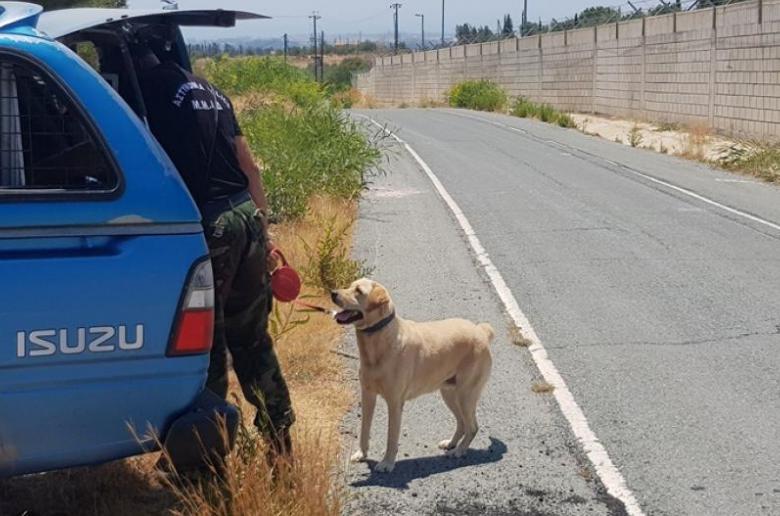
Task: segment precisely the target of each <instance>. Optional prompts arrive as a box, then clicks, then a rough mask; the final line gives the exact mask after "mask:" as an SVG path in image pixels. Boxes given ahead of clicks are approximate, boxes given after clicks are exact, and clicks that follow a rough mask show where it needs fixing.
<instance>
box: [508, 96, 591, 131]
mask: <svg viewBox="0 0 780 516" xmlns="http://www.w3.org/2000/svg"><path fill="white" fill-rule="evenodd" d="M510 114H512V115H514V116H516V117H520V118H536V119H537V120H541V121H542V122H547V123H548V124H556V125H558V126H560V127H577V125H576V124H575V123H574V120H572V118H571V116H569V114H568V113H563V112H561V111H558V110H557V109H555V108H554V107H552V106H551V105H549V104H537V103H535V102H532V101H530V100H528V99H527V98H525V97H518V98H517V100H516V101H515V104H514V106H512V110H511V111H510Z"/></svg>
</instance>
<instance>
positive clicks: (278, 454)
mask: <svg viewBox="0 0 780 516" xmlns="http://www.w3.org/2000/svg"><path fill="white" fill-rule="evenodd" d="M267 442H268V454H269V455H270V457H269V458H270V459H272V460H277V459H280V458H284V459H287V460H289V459H290V458H291V457H292V438H291V437H290V429H289V428H281V429H279V430H278V431H276V432H273V433H271V434H270V435H268V436H267Z"/></svg>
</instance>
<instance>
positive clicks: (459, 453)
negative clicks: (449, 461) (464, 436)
mask: <svg viewBox="0 0 780 516" xmlns="http://www.w3.org/2000/svg"><path fill="white" fill-rule="evenodd" d="M468 451H469V449H468V448H461V447H457V448H453V449H452V450H449V451H448V452H447V457H451V458H454V459H460V458H463V457H465V456H466V453H467V452H468Z"/></svg>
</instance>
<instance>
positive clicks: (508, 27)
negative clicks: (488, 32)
mask: <svg viewBox="0 0 780 516" xmlns="http://www.w3.org/2000/svg"><path fill="white" fill-rule="evenodd" d="M514 32H515V24H514V23H513V22H512V16H510V15H509V14H506V15H504V27H503V28H502V29H501V34H503V35H504V36H511V35H512V34H514Z"/></svg>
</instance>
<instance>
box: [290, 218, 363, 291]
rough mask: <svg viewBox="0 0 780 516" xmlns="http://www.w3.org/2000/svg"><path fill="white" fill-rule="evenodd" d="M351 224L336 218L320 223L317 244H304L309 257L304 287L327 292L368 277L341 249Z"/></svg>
mask: <svg viewBox="0 0 780 516" xmlns="http://www.w3.org/2000/svg"><path fill="white" fill-rule="evenodd" d="M353 222H354V221H352V220H347V221H339V220H338V219H337V218H336V217H333V218H329V219H324V220H321V221H320V228H321V232H320V235H319V238H318V240H317V242H316V243H315V244H313V245H312V244H309V243H307V242H304V247H305V248H306V250H307V253H308V255H309V265H308V266H307V267H306V268H305V269H304V271H303V274H304V279H305V280H306V283H307V284H309V285H311V286H316V287H319V288H321V289H323V290H325V291H330V290H332V289H335V288H343V287H344V286H346V285H349V284H350V283H352V282H353V281H355V280H356V279H358V278H361V277H364V276H368V275H369V274H370V273H371V271H370V269H368V268H367V267H366V266H365V264H364V263H363V262H362V261H359V260H353V259H352V258H350V249H349V247H347V246H346V245H344V242H345V241H346V236H347V234H348V233H349V232H350V231H351V230H352V225H353Z"/></svg>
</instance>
